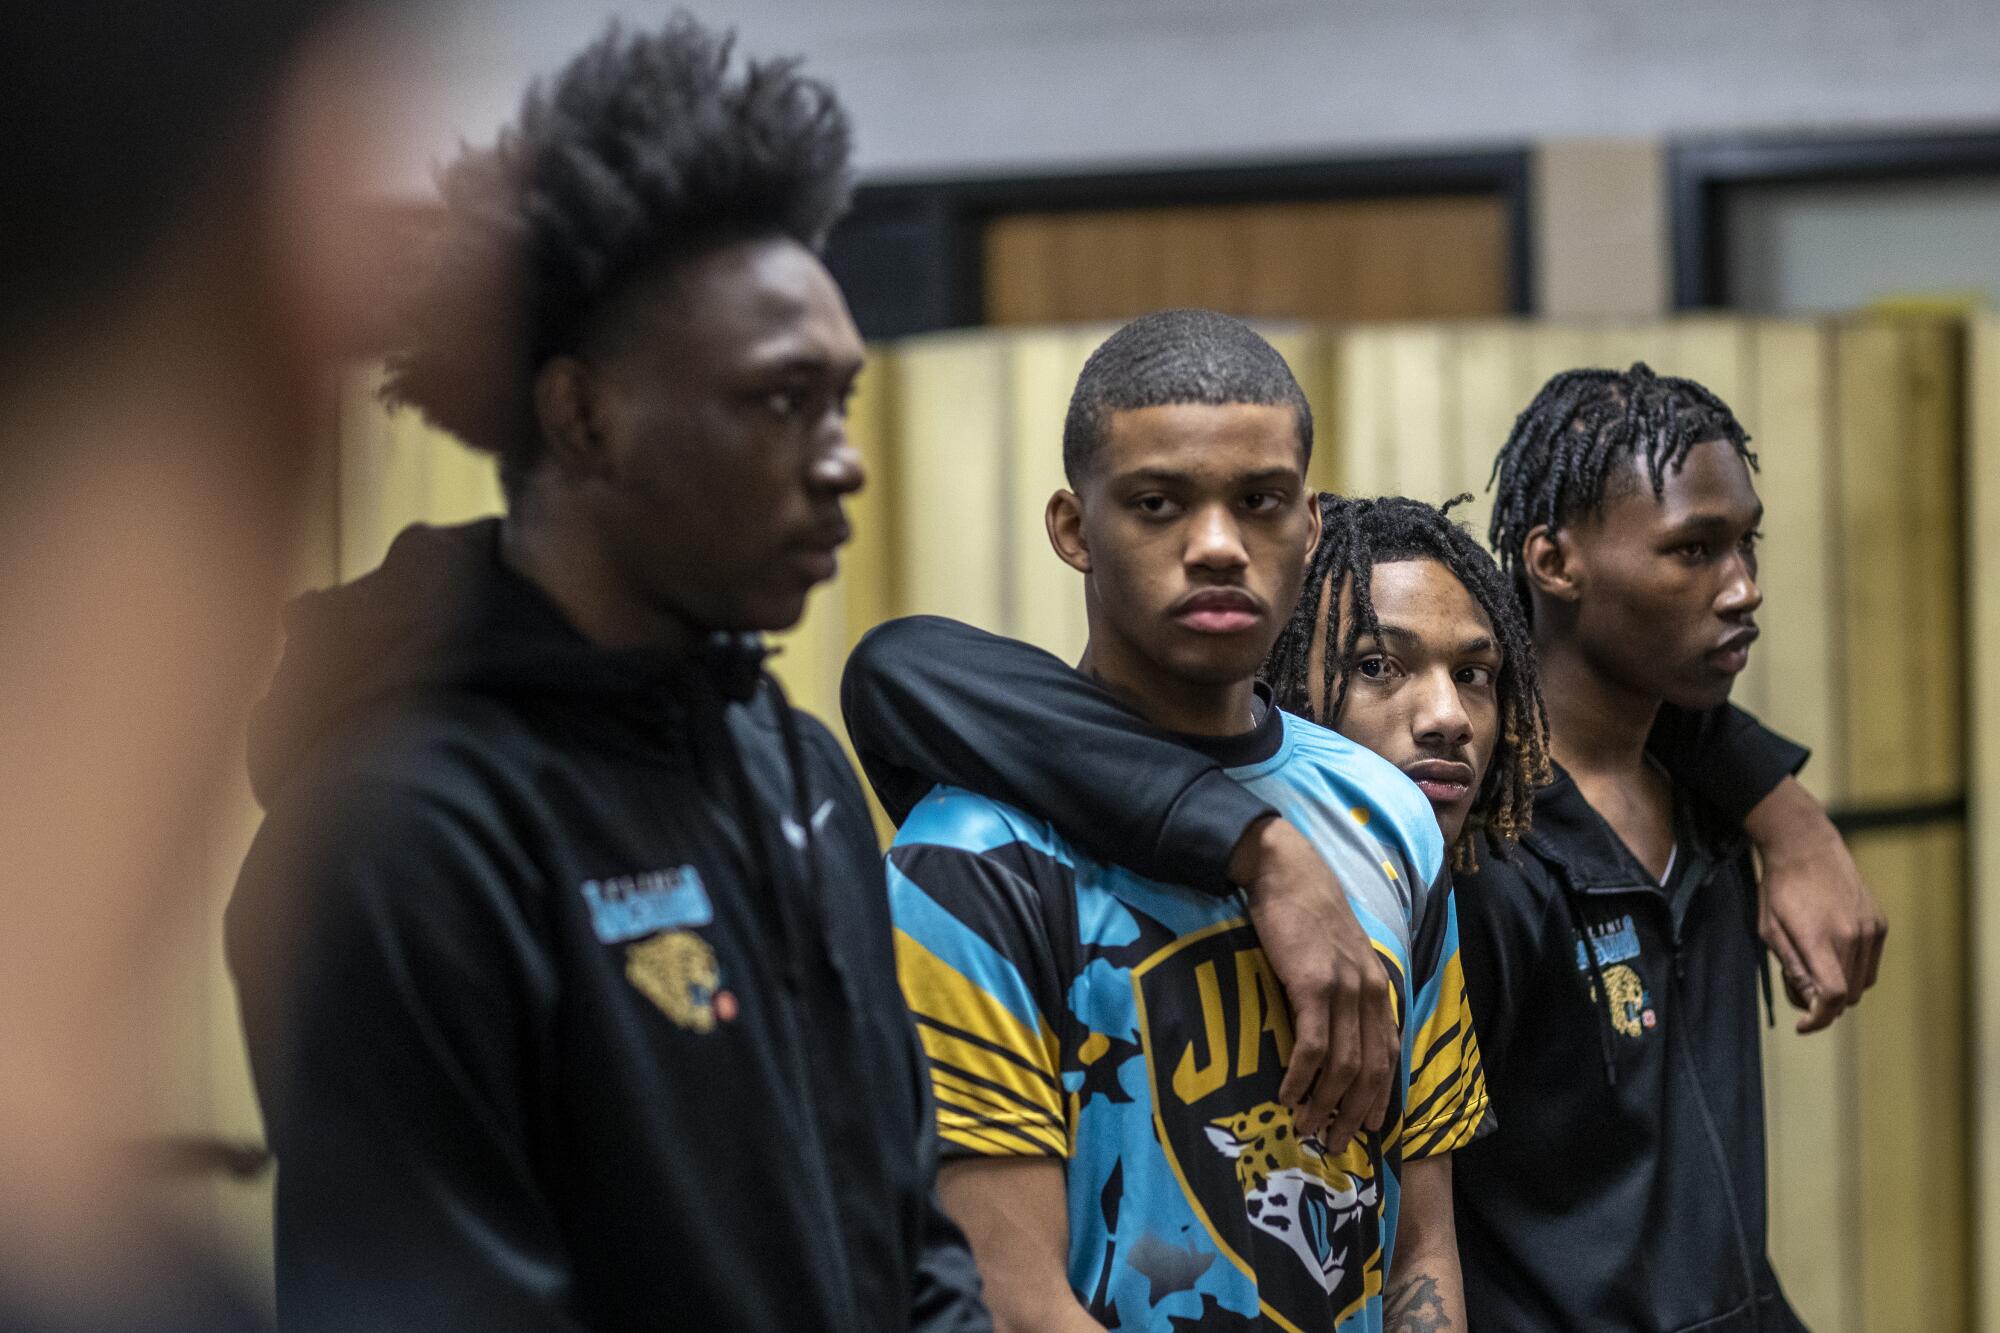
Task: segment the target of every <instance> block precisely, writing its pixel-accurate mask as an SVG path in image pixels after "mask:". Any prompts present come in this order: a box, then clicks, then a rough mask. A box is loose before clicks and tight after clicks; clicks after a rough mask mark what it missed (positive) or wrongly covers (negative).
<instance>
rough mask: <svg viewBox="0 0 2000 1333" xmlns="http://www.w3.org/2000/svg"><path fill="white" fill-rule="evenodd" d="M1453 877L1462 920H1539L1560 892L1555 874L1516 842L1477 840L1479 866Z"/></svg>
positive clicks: (1546, 912)
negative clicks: (1500, 843) (1502, 843)
mask: <svg viewBox="0 0 2000 1333" xmlns="http://www.w3.org/2000/svg"><path fill="white" fill-rule="evenodd" d="M1453 878H1454V879H1455V881H1456V885H1455V892H1454V895H1453V896H1454V897H1455V898H1456V900H1457V910H1458V916H1459V919H1460V921H1461V922H1467V921H1472V922H1477V921H1482V920H1484V921H1498V920H1502V919H1506V920H1513V921H1517V922H1532V923H1539V922H1541V921H1542V920H1543V919H1544V918H1545V917H1546V916H1547V915H1548V912H1549V909H1550V906H1551V905H1552V904H1553V903H1554V902H1555V900H1556V898H1557V897H1558V896H1560V893H1561V886H1560V885H1559V884H1558V883H1557V881H1556V878H1555V873H1554V872H1553V871H1552V870H1551V869H1550V868H1549V867H1548V866H1547V865H1545V864H1544V863H1543V862H1542V860H1541V858H1540V857H1538V856H1536V855H1535V854H1534V852H1533V851H1531V850H1529V849H1528V848H1527V847H1525V846H1522V845H1520V844H1518V843H1511V844H1507V845H1504V846H1502V845H1499V844H1496V843H1495V842H1494V841H1493V840H1491V839H1483V840H1482V841H1481V842H1480V845H1479V868H1478V869H1477V870H1474V871H1472V872H1470V873H1465V872H1460V873H1458V874H1456V875H1454V877H1453Z"/></svg>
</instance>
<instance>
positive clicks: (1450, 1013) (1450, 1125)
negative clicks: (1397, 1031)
mask: <svg viewBox="0 0 2000 1333" xmlns="http://www.w3.org/2000/svg"><path fill="white" fill-rule="evenodd" d="M1411 1050H1412V1051H1413V1052H1414V1055H1413V1057H1412V1059H1411V1061H1410V1082H1409V1092H1408V1094H1407V1100H1406V1101H1405V1103H1404V1105H1405V1107H1406V1108H1407V1109H1406V1111H1405V1114H1406V1115H1407V1117H1408V1123H1407V1124H1406V1125H1405V1126H1404V1130H1403V1156H1404V1157H1405V1158H1406V1159H1408V1160H1412V1161H1414V1160H1418V1159H1421V1158H1425V1157H1437V1156H1440V1155H1442V1154H1444V1153H1448V1152H1451V1151H1453V1150H1454V1149H1457V1148H1462V1147H1464V1146H1465V1145H1466V1144H1468V1143H1470V1142H1471V1141H1472V1136H1473V1134H1474V1133H1475V1132H1476V1131H1477V1130H1478V1128H1479V1123H1480V1121H1481V1120H1483V1119H1484V1118H1485V1116H1486V1106H1487V1095H1486V1072H1485V1069H1484V1067H1483V1066H1482V1064H1481V1062H1480V1059H1479V1038H1478V1036H1477V1035H1476V1034H1475V1033H1474V1031H1473V1027H1472V1009H1471V1006H1470V1004H1469V1003H1468V1001H1467V999H1466V994H1465V969H1464V967H1463V966H1462V965H1461V964H1460V962H1459V957H1458V953H1457V951H1456V950H1454V951H1453V952H1452V953H1450V954H1448V955H1447V956H1446V957H1445V958H1444V959H1442V960H1441V964H1440V969H1439V974H1438V997H1437V1007H1436V1008H1435V1009H1434V1010H1432V1012H1431V1013H1430V1014H1429V1015H1428V1016H1427V1017H1426V1018H1425V1020H1424V1024H1423V1026H1422V1027H1421V1028H1420V1029H1418V1031H1417V1036H1416V1040H1415V1042H1414V1043H1412V1046H1411Z"/></svg>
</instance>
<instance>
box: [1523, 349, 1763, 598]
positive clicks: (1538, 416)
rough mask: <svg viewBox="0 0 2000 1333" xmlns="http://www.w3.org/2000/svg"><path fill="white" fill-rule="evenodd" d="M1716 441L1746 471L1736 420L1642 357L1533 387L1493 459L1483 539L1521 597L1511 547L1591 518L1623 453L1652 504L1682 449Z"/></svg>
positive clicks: (1703, 392) (1698, 389)
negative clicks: (1536, 533) (1620, 368)
mask: <svg viewBox="0 0 2000 1333" xmlns="http://www.w3.org/2000/svg"><path fill="white" fill-rule="evenodd" d="M1710 440H1723V441H1726V442H1727V443H1728V444H1729V447H1730V448H1732V449H1734V450H1735V451H1736V455H1737V457H1739V458H1741V459H1742V460H1743V461H1744V462H1745V463H1746V464H1748V465H1749V467H1750V468H1751V469H1752V470H1753V471H1754V470H1755V469H1756V467H1757V455H1755V454H1753V453H1751V452H1750V436H1749V435H1748V433H1746V432H1745V431H1744V429H1743V426H1742V423H1740V422H1738V421H1737V420H1736V414H1735V413H1733V412H1731V411H1730V410H1729V407H1728V405H1727V404H1726V403H1724V402H1723V401H1722V400H1721V399H1720V398H1717V397H1716V396H1715V395H1714V394H1713V393H1710V392H1709V391H1708V390H1707V389H1705V388H1703V387H1702V386H1701V385H1699V384H1697V383H1695V382H1694V381H1693V380H1688V379H1678V378H1675V377H1674V376H1671V375H1669V376H1666V377H1664V378H1663V377H1661V376H1658V375H1655V374H1654V373H1653V371H1652V368H1651V367H1649V366H1647V365H1646V363H1645V362H1643V361H1635V362H1633V364H1632V368H1631V369H1630V370H1628V371H1626V372H1625V373H1624V374H1622V375H1621V374H1619V373H1618V372H1617V371H1615V370H1565V371H1563V372H1562V373H1561V374H1560V375H1557V376H1555V377H1554V378H1553V379H1551V380H1550V381H1549V382H1548V383H1547V384H1544V385H1543V386H1542V391H1541V392H1540V393H1538V394H1536V395H1535V400H1534V401H1533V402H1532V403H1529V404H1528V410H1527V411H1525V412H1523V413H1521V415H1520V416H1519V417H1517V418H1515V420H1514V430H1513V433H1511V434H1510V435H1508V437H1507V443H1506V444H1504V445H1502V446H1501V447H1500V456H1499V457H1498V458H1496V459H1494V460H1493V475H1492V477H1490V478H1488V480H1487V483H1486V484H1487V486H1488V488H1492V487H1493V486H1494V485H1495V482H1496V481H1497V483H1498V489H1497V490H1495V491H1494V496H1493V526H1492V528H1491V529H1490V531H1489V533H1488V537H1489V540H1490V541H1491V542H1492V545H1493V550H1494V553H1495V554H1496V555H1497V556H1498V557H1499V560H1500V567H1501V568H1502V569H1503V570H1505V571H1507V573H1508V574H1509V575H1510V576H1511V577H1512V579H1513V582H1514V590H1515V594H1516V595H1517V596H1519V597H1520V599H1521V604H1522V605H1523V606H1524V607H1526V606H1527V605H1529V603H1528V600H1527V586H1526V578H1525V575H1524V574H1523V571H1522V569H1521V544H1522V543H1523V542H1524V541H1526V540H1527V537H1528V533H1529V531H1530V530H1532V529H1534V528H1537V527H1540V526H1542V525H1544V524H1546V525H1547V526H1549V527H1551V528H1556V527H1560V526H1562V525H1563V524H1564V523H1568V522H1572V521H1574V520H1575V519H1577V518H1581V517H1583V516H1585V515H1589V514H1594V513H1596V512H1598V511H1599V510H1600V509H1601V508H1602V507H1603V505H1604V501H1605V499H1606V498H1607V490H1608V487H1609V485H1610V484H1611V483H1612V482H1613V480H1614V479H1615V477H1616V474H1615V473H1614V471H1613V469H1614V465H1615V464H1616V463H1617V462H1618V460H1619V459H1621V458H1623V457H1626V456H1627V455H1636V456H1637V457H1639V458H1642V459H1644V460H1645V464H1646V475H1647V477H1648V478H1649V479H1650V480H1651V481H1652V484H1653V498H1654V499H1656V500H1657V499H1660V498H1662V497H1663V496H1664V495H1665V494H1666V485H1667V473H1668V471H1669V470H1672V471H1674V472H1679V471H1680V470H1681V468H1682V466H1683V465H1685V464H1686V462H1687V455H1688V450H1690V449H1692V448H1693V447H1694V446H1695V445H1697V444H1704V443H1707V442H1708V441H1710Z"/></svg>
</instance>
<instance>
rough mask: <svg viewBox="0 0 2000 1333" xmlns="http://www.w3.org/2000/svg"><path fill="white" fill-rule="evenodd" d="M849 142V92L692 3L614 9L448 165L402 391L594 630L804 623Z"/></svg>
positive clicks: (828, 556)
mask: <svg viewBox="0 0 2000 1333" xmlns="http://www.w3.org/2000/svg"><path fill="white" fill-rule="evenodd" d="M848 152H849V133H848V122H847V115H846V113H845V111H843V110H842V108H841V106H840V103H839V102H838V100H837V99H836V98H835V96H834V94H833V92H832V90H831V89H829V88H828V87H827V86H826V85H824V84H822V83H820V82H818V81H816V80H814V79H811V78H808V77H806V76H804V75H803V74H802V73H800V71H799V69H798V64H797V62H796V61H793V60H754V59H752V60H746V59H742V58H739V57H738V55H737V54H736V51H735V49H734V43H733V40H732V39H731V37H729V36H728V35H727V34H723V33H717V32H713V31H710V30H708V29H706V28H704V27H702V26H701V25H700V24H698V23H696V22H695V21H694V20H693V19H691V18H688V17H687V16H686V15H679V16H676V17H674V18H673V19H671V20H669V21H668V22H666V23H665V24H664V25H662V26H660V27H658V28H654V29H648V30H644V31H636V30H625V29H623V28H620V27H615V26H614V27H613V28H612V29H611V30H610V31H609V32H607V33H606V34H605V35H604V36H603V37H602V38H600V39H599V40H598V41H597V42H595V43H593V44H592V45H591V46H590V47H589V48H588V49H586V50H585V51H583V52H582V53H581V54H580V55H578V56H577V57H576V58H575V59H574V60H572V61H571V62H570V63H569V64H568V65H567V66H565V67H564V68H563V69H562V70H561V71H559V72H558V73H557V74H556V75H555V76H554V77H553V78H551V79H549V80H547V81H544V82H538V83H537V84H536V85H535V86H534V87H533V88H531V89H530V90H529V92H528V95H527V97H526V99H525V100H524V102H523V103H522V107H521V111H520V114H519V115H518V117H517V118H516V119H515V122H514V123H513V124H512V125H511V126H510V127H509V128H508V129H507V130H506V131H505V132H504V133H503V134H502V135H501V136H500V138H499V141H498V142H497V143H496V144H495V145H493V146H492V147H491V148H485V149H468V150H467V151H466V152H465V153H464V154H463V155H462V156H461V157H460V158H459V159H458V160H457V161H456V162H454V163H453V164H452V165H451V166H450V167H449V168H448V169H447V170H446V171H445V173H444V175H443V179H442V181H441V184H442V187H443V193H444V199H445V204H446V209H447V220H446V224H445V232H444V236H443V238H442V244H441V245H440V247H439V252H438V258H437V262H436V265H435V268H434V271H433V274H432V276H431V279H430V281H429V282H428V284H427V285H426V286H425V288H424V289H423V290H422V292H421V293H420V294H419V296H418V297H417V299H416V300H415V301H414V302H413V304H412V306H411V308H410V310H409V313H408V317H407V318H406V319H405V321H404V322H403V325H402V327H401V328H400V329H399V330H398V333H397V336H396V338H395V349H394V351H393V352H392V354H391V357H390V362H389V364H390V372H391V374H390V381H389V397H390V399H391V400H392V401H394V402H397V403H401V404H404V405H407V406H411V407H414V408H417V409H418V410H420V411H421V412H422V413H423V414H424V416H426V417H427V418H428V419H429V420H430V421H431V422H432V423H433V424H435V425H437V426H439V427H441V428H442V429H444V430H447V431H450V432H452V433H453V434H454V435H456V436H458V437H459V438H460V439H461V440H463V441H464V442H465V443H466V444H468V445H471V446H472V447H473V448H475V449H479V450H483V451H485V452H487V453H491V454H493V455H495V456H496V457H497V458H498V460H499V464H500V474H501V479H502V482H503V484H504V486H505V489H506V492H507V496H508V507H509V533H510V542H511V545H510V554H511V556H512V558H513V559H514V560H515V562H516V563H517V564H518V565H520V566H521V567H522V568H523V569H524V571H525V572H527V573H528V574H529V576H530V577H531V578H533V579H534V580H535V581H536V582H537V583H539V584H541V585H542V587H543V588H544V590H545V591H547V592H550V593H551V594H552V595H553V596H554V597H555V599H556V601H557V603H558V604H559V605H561V606H562V608H563V609H564V611H565V612H566V613H567V614H569V616H570V617H571V619H572V620H573V621H575V622H576V624H577V627H578V628H579V629H580V630H582V631H583V632H584V633H585V634H586V635H587V636H589V637H590V638H592V639H594V640H597V641H599V642H606V641H612V642H618V641H622V642H635V641H642V642H650V643H655V644H662V643H667V644H670V643H672V642H673V641H674V640H675V639H676V638H677V637H684V636H685V635H686V633H687V632H688V631H702V630H717V629H723V630H766V629H778V628H782V627H784V626H786V625H789V624H791V623H792V622H794V621H795V620H797V619H798V617H799V615H800V614H801V612H802V611H803V609H804V606H805V598H806V593H807V592H808V591H809V590H810V589H811V588H812V586H813V585H814V584H816V583H818V582H821V581H823V580H825V579H827V578H830V577H832V575H833V572H834V552H835V550H836V549H837V548H838V547H839V546H840V545H841V543H842V542H844V541H845V540H846V538H847V533H848V529H847V523H846V521H845V519H844V517H843V515H842V511H841V499H842V497H843V496H844V495H846V494H848V493H849V492H851V491H853V490H855V489H856V488H857V487H859V486H860V485H861V468H860V462H859V459H858V457H857V455H856V454H855V452H854V450H853V449H852V448H851V447H850V446H849V444H848V440H847V435H846V406H847V400H848V396H849V394H850V393H851V392H852V390H853V386H854V381H855V378H856V376H857V375H858V374H859V373H860V370H861V359H862V346H861V341H860V336H859V334H858V333H857V332H856V330H855V327H854V323H853V321H852V319H851V318H849V316H848V311H847V305H846V302H845V301H844V300H843V299H842V297H841V294H840V290H839V288H838V287H837V286H836V285H835V284H834V281H833V278H832V276H831V275H830V274H829V273H828V272H827V271H826V268H825V266H824V265H822V264H821V262H820V259H819V251H820V248H821V247H822V245H823V244H824V243H825V241H826V237H827V233H828V232H829V231H830V230H831V229H832V227H833V224H834V223H835V222H836V221H837V220H838V219H839V217H840V215H841V214H842V213H843V212H844V211H845V210H846V208H847V203H848V196H849V176H848ZM586 571H595V574H594V575H592V576H588V577H587V576H586V573H585V572H586Z"/></svg>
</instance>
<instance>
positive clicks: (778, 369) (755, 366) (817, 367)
mask: <svg viewBox="0 0 2000 1333" xmlns="http://www.w3.org/2000/svg"><path fill="white" fill-rule="evenodd" d="M865 366H866V362H865V360H862V359H856V360H853V361H847V360H837V359H835V358H833V357H831V356H825V355H822V354H820V353H817V352H789V353H784V354H781V355H779V356H775V357H773V358H771V359H770V360H769V361H763V362H757V361H753V362H752V363H751V366H750V371H751V373H752V374H755V375H829V374H842V375H855V374H859V373H860V372H861V371H862V369H863V368H864V367H865Z"/></svg>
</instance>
